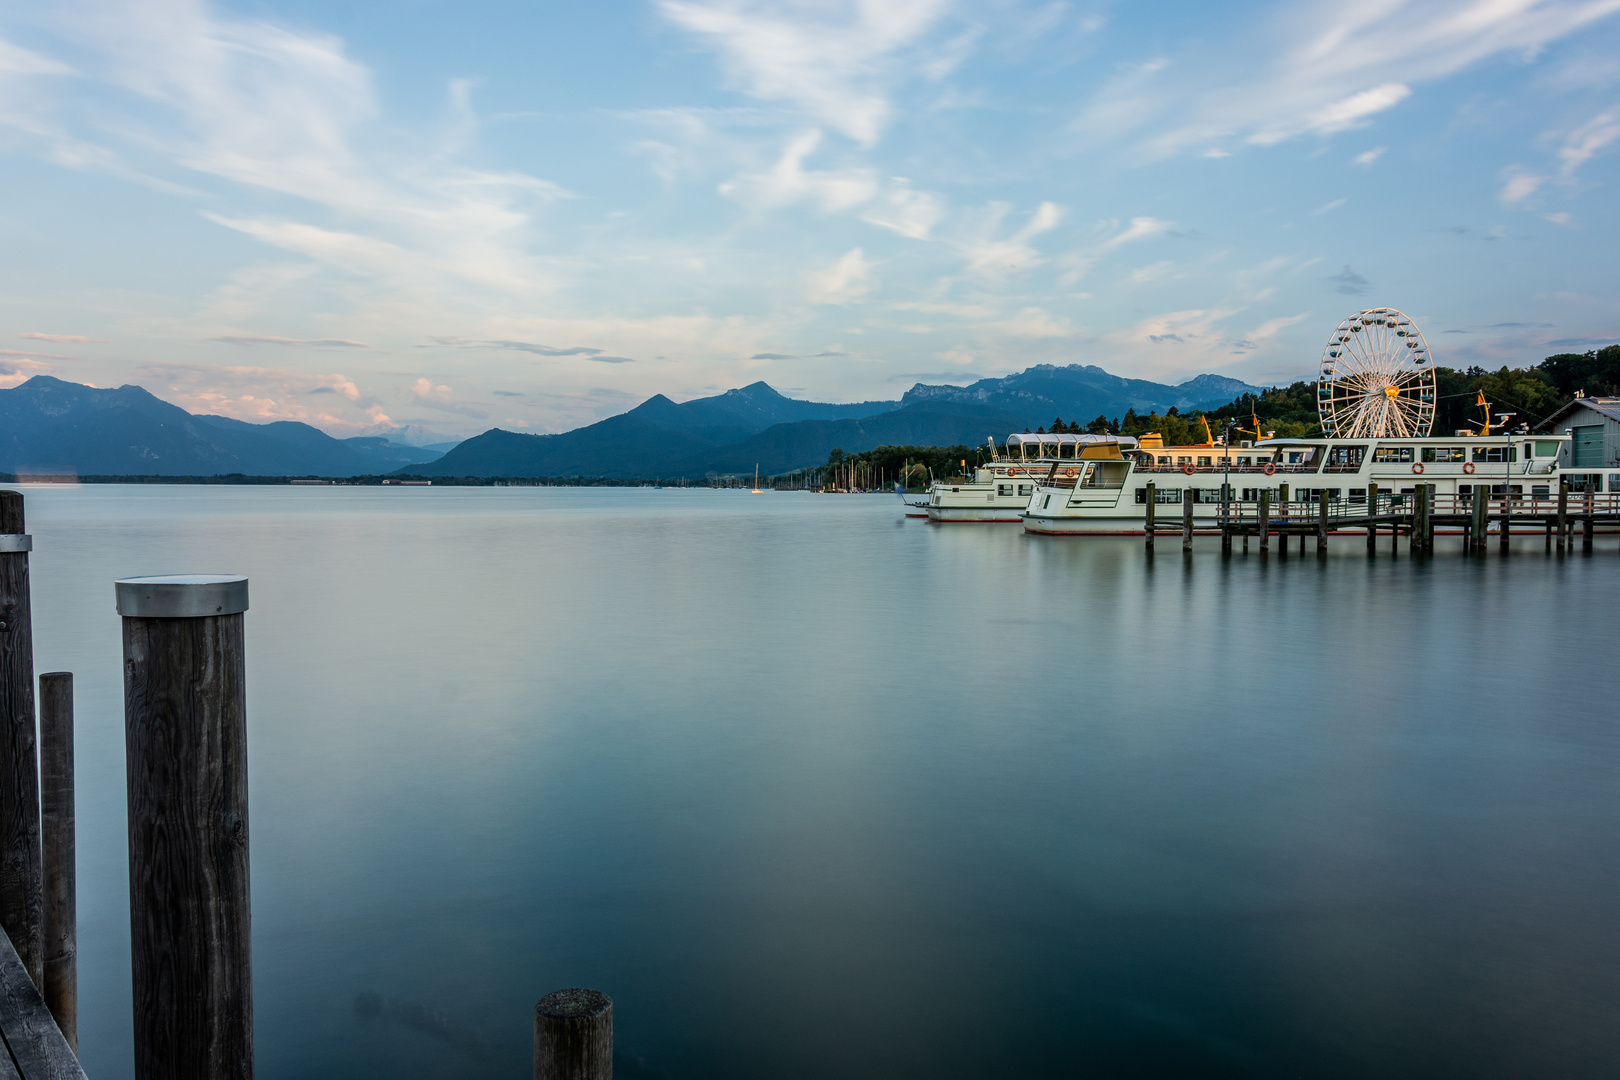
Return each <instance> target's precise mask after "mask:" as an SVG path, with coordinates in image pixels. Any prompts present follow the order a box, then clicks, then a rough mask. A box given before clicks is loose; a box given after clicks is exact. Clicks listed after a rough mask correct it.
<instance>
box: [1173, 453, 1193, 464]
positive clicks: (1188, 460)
mask: <svg viewBox="0 0 1620 1080" xmlns="http://www.w3.org/2000/svg"><path fill="white" fill-rule="evenodd" d="M1176 464H1177V465H1190V464H1192V455H1190V454H1181V455H1179V456H1178V457H1177V458H1176Z"/></svg>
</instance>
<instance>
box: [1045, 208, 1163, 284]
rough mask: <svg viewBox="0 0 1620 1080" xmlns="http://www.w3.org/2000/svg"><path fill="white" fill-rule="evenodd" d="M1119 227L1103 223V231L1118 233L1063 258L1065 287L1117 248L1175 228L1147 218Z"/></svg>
mask: <svg viewBox="0 0 1620 1080" xmlns="http://www.w3.org/2000/svg"><path fill="white" fill-rule="evenodd" d="M1118 225H1119V223H1118V222H1117V221H1105V222H1103V223H1101V227H1102V228H1103V229H1117V231H1116V232H1114V234H1113V235H1112V236H1109V237H1108V238H1107V239H1105V240H1102V241H1101V242H1099V243H1097V244H1093V245H1092V246H1090V247H1088V248H1085V249H1083V250H1081V251H1075V252H1070V253H1069V254H1068V255H1065V256H1064V257H1063V262H1062V265H1063V266H1064V268H1065V269H1064V273H1063V276H1062V278H1061V279H1060V280H1061V281H1062V283H1063V284H1064V285H1072V284H1074V283H1075V282H1076V281H1078V280H1080V278H1082V277H1084V276H1085V274H1086V272H1087V271H1089V270H1090V269H1091V268H1092V267H1093V266H1094V265H1096V263H1097V261H1098V260H1099V259H1101V258H1102V257H1103V256H1104V255H1106V254H1108V253H1109V252H1111V251H1113V250H1115V249H1116V248H1121V247H1124V246H1125V245H1126V244H1134V243H1136V242H1137V241H1139V240H1147V239H1150V238H1151V237H1155V236H1162V235H1163V234H1165V233H1167V232H1169V231H1170V230H1171V229H1173V228H1175V223H1174V222H1171V221H1164V220H1162V219H1160V218H1156V217H1147V216H1143V217H1134V218H1131V221H1130V224H1128V225H1126V226H1125V227H1124V228H1123V229H1119V228H1118Z"/></svg>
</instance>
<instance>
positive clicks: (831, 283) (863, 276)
mask: <svg viewBox="0 0 1620 1080" xmlns="http://www.w3.org/2000/svg"><path fill="white" fill-rule="evenodd" d="M807 284H808V286H809V290H808V298H809V300H810V302H811V303H812V304H848V303H852V302H853V301H856V300H859V299H861V298H862V297H863V296H865V295H866V294H867V293H868V292H870V291H871V289H872V267H871V264H869V263H868V262H867V261H866V254H865V253H864V252H863V251H861V249H860V248H853V249H851V250H850V251H848V252H845V254H844V256H843V257H842V258H841V259H839V260H838V261H837V262H835V263H833V264H832V265H831V266H829V267H826V268H824V269H821V270H815V271H812V272H811V273H810V274H809V275H808V278H807Z"/></svg>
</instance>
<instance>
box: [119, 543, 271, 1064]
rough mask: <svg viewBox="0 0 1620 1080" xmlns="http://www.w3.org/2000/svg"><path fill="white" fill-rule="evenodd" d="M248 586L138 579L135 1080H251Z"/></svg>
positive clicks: (131, 716)
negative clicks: (245, 633) (245, 619)
mask: <svg viewBox="0 0 1620 1080" xmlns="http://www.w3.org/2000/svg"><path fill="white" fill-rule="evenodd" d="M247 586H248V583H247V578H244V577H216V576H200V575H199V576H181V577H146V578H128V579H125V580H123V581H119V582H118V583H117V587H116V591H117V597H118V614H119V615H121V616H123V623H124V743H125V755H126V767H127V770H128V783H129V923H130V946H131V954H132V957H131V958H132V965H131V966H132V968H133V974H134V990H135V998H134V1011H135V1076H136V1080H251V1078H252V1076H253V957H252V951H251V942H250V940H249V933H248V931H249V911H248V820H247V815H248V799H247V707H246V704H247V703H246V693H245V680H244V670H243V669H244V655H243V617H242V613H243V612H244V611H246V610H247V606H248V588H247Z"/></svg>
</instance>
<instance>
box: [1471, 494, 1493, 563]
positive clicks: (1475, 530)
mask: <svg viewBox="0 0 1620 1080" xmlns="http://www.w3.org/2000/svg"><path fill="white" fill-rule="evenodd" d="M1488 498H1489V496H1488V495H1486V493H1485V492H1483V491H1481V490H1480V488H1479V485H1478V484H1476V485H1474V497H1473V499H1472V500H1470V505H1469V507H1468V509H1469V510H1470V514H1469V518H1470V521H1471V523H1472V528H1471V532H1472V535H1473V541H1474V542H1473V547H1472V550H1474V551H1484V550H1485V543H1486V539H1485V523H1486V521H1487V520H1488V518H1487V517H1486V513H1485V511H1486V505H1485V503H1486V500H1487V499H1488Z"/></svg>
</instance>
